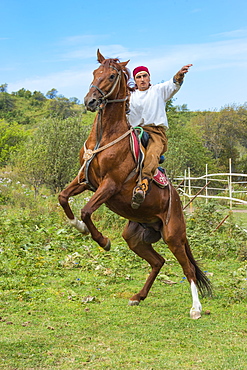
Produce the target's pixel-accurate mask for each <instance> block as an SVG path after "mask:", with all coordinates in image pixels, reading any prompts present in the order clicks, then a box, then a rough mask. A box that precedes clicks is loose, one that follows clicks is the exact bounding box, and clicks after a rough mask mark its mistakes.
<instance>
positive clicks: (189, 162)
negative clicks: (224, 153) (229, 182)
mask: <svg viewBox="0 0 247 370" xmlns="http://www.w3.org/2000/svg"><path fill="white" fill-rule="evenodd" d="M191 114H193V113H191ZM189 117H190V116H189V113H188V112H187V110H185V111H184V113H181V111H180V112H177V111H176V110H170V111H169V112H168V120H169V127H170V129H169V130H168V151H167V153H165V158H166V160H165V163H164V167H165V168H166V170H167V173H168V176H169V177H170V178H172V179H173V178H175V177H177V176H182V175H183V174H184V171H185V170H186V169H187V168H188V167H190V168H191V171H192V173H193V174H194V175H201V173H202V172H204V171H205V166H206V164H208V165H209V168H213V166H214V164H213V160H212V155H211V153H210V151H209V150H208V149H207V148H205V147H204V145H203V141H202V139H201V138H200V136H199V135H198V134H197V133H196V132H195V130H194V129H193V127H191V126H190V125H189Z"/></svg>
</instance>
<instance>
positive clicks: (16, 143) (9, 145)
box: [0, 120, 28, 166]
mask: <svg viewBox="0 0 247 370" xmlns="http://www.w3.org/2000/svg"><path fill="white" fill-rule="evenodd" d="M27 136H28V132H27V131H25V130H24V129H23V127H20V126H19V125H18V124H17V123H7V122H6V121H5V120H0V166H5V165H6V164H7V163H8V161H9V159H10V156H11V154H12V155H15V153H16V152H17V151H18V149H19V147H20V145H22V144H23V142H24V141H25V140H26V138H27Z"/></svg>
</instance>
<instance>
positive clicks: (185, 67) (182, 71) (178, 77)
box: [174, 64, 193, 84]
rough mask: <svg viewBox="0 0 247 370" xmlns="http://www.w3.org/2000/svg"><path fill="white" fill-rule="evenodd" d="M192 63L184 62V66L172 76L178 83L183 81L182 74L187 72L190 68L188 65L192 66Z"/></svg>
mask: <svg viewBox="0 0 247 370" xmlns="http://www.w3.org/2000/svg"><path fill="white" fill-rule="evenodd" d="M192 65H193V64H186V66H183V67H182V68H181V69H180V70H179V71H178V72H177V73H176V74H175V76H174V80H175V81H176V82H178V83H180V84H181V83H182V82H183V79H184V75H185V73H187V72H188V71H189V69H190V67H192Z"/></svg>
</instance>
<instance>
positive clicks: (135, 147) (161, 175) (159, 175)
mask: <svg viewBox="0 0 247 370" xmlns="http://www.w3.org/2000/svg"><path fill="white" fill-rule="evenodd" d="M130 141H131V143H130V144H131V149H132V154H133V156H134V159H135V161H136V163H138V164H139V165H142V163H143V160H144V153H143V151H142V149H141V146H140V140H139V138H138V137H137V135H136V133H135V132H134V131H133V132H132V133H131V140H130ZM153 181H154V182H155V183H156V184H157V185H158V186H160V187H161V188H164V187H166V186H167V185H168V184H169V180H168V178H167V176H166V173H165V170H164V169H163V168H162V170H161V169H159V168H157V170H156V173H155V175H154V177H153Z"/></svg>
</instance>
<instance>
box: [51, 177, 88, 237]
mask: <svg viewBox="0 0 247 370" xmlns="http://www.w3.org/2000/svg"><path fill="white" fill-rule="evenodd" d="M86 189H87V185H86V184H84V183H83V184H79V183H78V178H77V177H76V178H75V179H74V180H73V181H72V182H71V183H70V184H69V185H68V186H67V188H66V189H64V190H62V191H61V193H60V194H59V196H58V200H59V203H60V205H61V206H62V207H63V210H64V212H65V214H66V216H67V217H68V221H69V223H70V225H71V226H73V227H75V228H76V229H77V230H78V231H80V232H81V233H82V234H88V229H87V227H86V225H85V224H84V222H82V221H80V220H78V219H77V218H76V217H75V215H74V214H73V212H72V209H71V208H70V205H69V202H68V200H69V197H71V196H75V195H78V194H80V193H82V192H83V191H84V190H86Z"/></svg>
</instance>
